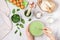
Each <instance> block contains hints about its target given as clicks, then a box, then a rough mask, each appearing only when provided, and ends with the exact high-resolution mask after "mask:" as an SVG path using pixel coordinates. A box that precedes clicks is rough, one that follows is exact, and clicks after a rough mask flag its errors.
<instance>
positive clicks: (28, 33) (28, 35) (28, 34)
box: [26, 27, 34, 40]
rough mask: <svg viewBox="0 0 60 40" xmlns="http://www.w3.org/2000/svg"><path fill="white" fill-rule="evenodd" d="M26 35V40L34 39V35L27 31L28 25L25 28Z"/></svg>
mask: <svg viewBox="0 0 60 40" xmlns="http://www.w3.org/2000/svg"><path fill="white" fill-rule="evenodd" d="M26 35H27V37H28V40H34V37H33V36H32V35H31V33H30V32H29V27H27V29H26Z"/></svg>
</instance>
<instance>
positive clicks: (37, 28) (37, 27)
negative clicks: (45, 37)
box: [29, 21, 44, 36]
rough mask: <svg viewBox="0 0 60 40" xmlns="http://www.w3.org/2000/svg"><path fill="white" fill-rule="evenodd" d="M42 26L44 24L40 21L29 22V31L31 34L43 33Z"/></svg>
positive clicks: (38, 34)
mask: <svg viewBox="0 0 60 40" xmlns="http://www.w3.org/2000/svg"><path fill="white" fill-rule="evenodd" d="M43 27H44V24H43V23H42V22H40V21H33V22H32V23H31V24H30V29H29V30H30V33H31V34H32V35H33V36H40V35H42V34H43V30H42V29H43Z"/></svg>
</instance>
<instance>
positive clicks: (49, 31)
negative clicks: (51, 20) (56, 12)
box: [43, 27, 52, 33]
mask: <svg viewBox="0 0 60 40" xmlns="http://www.w3.org/2000/svg"><path fill="white" fill-rule="evenodd" d="M43 32H44V33H52V31H51V30H50V29H49V28H47V27H44V29H43Z"/></svg>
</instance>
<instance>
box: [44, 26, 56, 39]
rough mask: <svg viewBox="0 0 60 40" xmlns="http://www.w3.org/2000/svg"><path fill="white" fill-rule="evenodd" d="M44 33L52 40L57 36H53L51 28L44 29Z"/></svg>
mask: <svg viewBox="0 0 60 40" xmlns="http://www.w3.org/2000/svg"><path fill="white" fill-rule="evenodd" d="M43 32H44V34H45V35H47V36H48V37H49V38H50V40H55V36H54V35H53V34H52V31H51V30H50V29H49V28H47V27H44V29H43Z"/></svg>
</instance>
